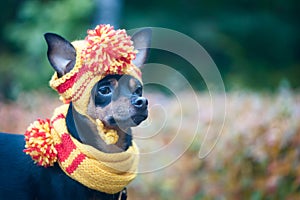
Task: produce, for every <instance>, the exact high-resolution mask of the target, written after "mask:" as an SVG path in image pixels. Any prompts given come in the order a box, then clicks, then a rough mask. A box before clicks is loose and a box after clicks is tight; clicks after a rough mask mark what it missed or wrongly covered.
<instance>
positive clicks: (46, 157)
mask: <svg viewBox="0 0 300 200" xmlns="http://www.w3.org/2000/svg"><path fill="white" fill-rule="evenodd" d="M51 129H52V127H51V125H50V120H49V119H47V120H41V119H38V120H37V121H35V122H33V123H32V124H30V126H29V127H28V128H27V131H26V133H25V134H24V136H25V149H24V152H25V153H26V154H27V155H30V156H31V158H32V159H33V160H34V162H35V163H37V164H38V165H40V166H44V167H48V166H53V164H54V163H55V162H56V161H57V151H56V149H55V147H54V141H53V139H52V135H51Z"/></svg>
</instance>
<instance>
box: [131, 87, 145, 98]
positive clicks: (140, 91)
mask: <svg viewBox="0 0 300 200" xmlns="http://www.w3.org/2000/svg"><path fill="white" fill-rule="evenodd" d="M133 94H135V95H137V96H142V94H143V88H142V87H138V88H137V89H136V90H135V91H134V93H133Z"/></svg>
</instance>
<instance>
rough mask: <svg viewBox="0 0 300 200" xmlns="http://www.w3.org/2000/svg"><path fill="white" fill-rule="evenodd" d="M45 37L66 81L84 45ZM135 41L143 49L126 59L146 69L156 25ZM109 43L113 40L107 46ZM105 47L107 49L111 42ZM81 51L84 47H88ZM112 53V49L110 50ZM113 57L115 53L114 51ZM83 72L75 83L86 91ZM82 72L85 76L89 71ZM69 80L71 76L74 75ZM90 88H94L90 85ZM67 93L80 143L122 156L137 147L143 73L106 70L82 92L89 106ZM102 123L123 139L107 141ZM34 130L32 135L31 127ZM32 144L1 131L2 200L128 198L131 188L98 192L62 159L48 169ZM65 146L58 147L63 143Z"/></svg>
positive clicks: (71, 125)
mask: <svg viewBox="0 0 300 200" xmlns="http://www.w3.org/2000/svg"><path fill="white" fill-rule="evenodd" d="M102 28H103V30H104V31H107V33H108V35H109V34H110V33H111V32H113V30H112V29H111V27H107V26H102ZM99 30H100V29H97V30H96V29H95V31H94V32H93V33H91V34H90V37H91V38H92V39H93V37H95V34H96V33H97V31H99ZM101 31H102V29H101ZM93 34H94V35H93ZM98 34H99V33H98ZM44 37H45V39H46V42H47V45H48V52H47V56H48V60H49V62H50V64H51V66H52V67H53V69H54V70H55V72H56V73H55V76H56V78H57V79H61V78H63V77H67V76H68V75H69V74H71V73H73V71H74V68H76V67H77V65H78V62H79V61H78V59H81V58H80V57H79V56H78V55H77V54H78V52H79V49H78V47H77V48H75V46H74V44H73V43H71V42H69V41H67V40H66V39H64V38H63V37H62V36H59V35H57V34H54V33H46V34H45V35H44ZM116 38H117V37H116ZM92 39H91V40H92ZM131 40H132V42H133V46H134V49H135V50H138V53H137V54H136V56H134V57H131V58H133V59H132V61H131V62H129V61H128V60H126V63H127V64H128V63H129V65H132V64H134V66H136V67H138V68H140V67H142V66H143V64H144V62H145V60H146V58H147V56H148V49H149V46H150V42H151V29H147V28H146V29H142V30H140V31H138V32H136V33H135V34H134V35H133V36H132V37H131ZM108 41H109V39H108ZM80 42H81V41H79V43H80ZM89 42H90V41H89ZM120 42H121V43H120V44H121V46H120V48H122V45H124V44H123V43H122V41H120ZM86 43H87V42H86ZM97 45H98V43H97ZM109 45H110V44H109V43H108V44H107V45H106V46H109ZM129 46H130V45H129ZM147 47H148V48H147ZM94 48H95V46H94ZM101 48H102V47H101ZM103 48H105V45H104V47H103ZM118 48H119V47H118ZM128 48H129V47H128ZM112 49H113V48H112ZM110 50H111V49H110ZM135 50H133V51H132V52H134V51H135ZM80 51H82V49H81V50H80ZM83 51H84V50H83ZM86 52H88V51H86ZM107 52H108V53H110V51H107ZM89 55H90V54H89ZM111 55H112V56H113V54H111ZM124 55H125V54H124ZM128 55H129V54H128ZM100 56H101V55H100ZM126 56H127V54H126ZM101 59H102V58H101ZM100 61H101V60H100ZM80 62H81V61H80ZM118 62H119V60H118ZM120 62H121V61H120ZM103 63H104V61H103ZM115 63H116V62H115ZM126 63H125V64H126ZM121 64H122V63H121ZM123 65H124V63H123ZM129 65H128V66H129ZM120 66H121V65H120ZM79 67H81V66H79ZM118 70H119V68H118ZM83 71H84V70H83ZM78 76H79V75H78V74H77V79H74V80H75V83H74V85H76V84H78V85H79V86H78V88H79V89H78V90H80V89H81V88H82V85H80V84H81V83H77V82H76V81H78V80H80V79H79V78H78ZM82 76H84V74H83V75H82ZM102 76H103V77H102ZM89 77H90V76H87V78H89ZM69 78H70V77H69ZM66 80H67V81H68V80H71V78H70V79H66ZM84 83H86V82H84ZM85 86H86V85H85ZM52 87H55V86H52ZM72 87H75V86H72ZM85 88H89V87H88V86H86V87H85ZM56 89H57V88H56ZM57 91H58V89H57ZM67 91H69V90H67ZM60 92H61V91H60ZM62 93H63V92H61V94H60V95H61V97H62V99H63V100H64V101H65V103H66V105H67V106H68V108H67V111H66V114H65V118H63V122H64V123H65V124H66V128H67V130H68V132H69V133H70V137H72V138H74V139H75V140H77V141H79V143H82V144H84V145H88V146H91V147H93V149H96V150H97V151H100V152H103V153H106V154H111V155H114V154H119V153H122V152H125V151H127V150H128V149H129V148H131V146H132V145H133V139H132V134H131V127H134V126H137V125H139V124H140V123H141V122H142V121H144V120H145V119H146V118H147V116H148V100H147V99H146V98H145V97H143V94H142V93H143V85H142V83H141V79H139V78H138V76H133V75H131V72H130V73H129V72H128V73H127V72H126V73H122V72H121V73H120V71H118V72H109V73H107V74H105V76H104V75H103V74H101V79H100V80H97V82H96V83H94V84H93V86H92V87H91V88H89V91H84V92H83V93H82V98H86V95H85V96H84V94H88V95H90V96H89V97H88V98H86V99H87V100H86V101H87V103H86V105H85V106H84V107H85V108H82V104H80V103H81V102H80V101H75V100H74V99H71V100H70V99H69V100H68V99H67V95H66V94H65V93H66V92H65V93H64V94H62ZM73 95H74V94H73ZM72 98H73V97H72ZM68 101H69V102H68ZM83 110H84V111H83ZM95 119H97V120H95ZM54 121H55V120H54V119H52V121H51V122H53V123H56V122H54ZM99 121H100V122H99ZM98 123H101V124H102V126H103V127H104V129H105V130H109V131H110V132H112V133H116V134H115V135H114V134H112V135H113V136H112V138H115V137H117V141H113V142H110V143H109V142H106V141H105V139H103V137H102V136H101V135H99V130H98V129H99V126H98ZM28 130H29V129H28ZM30 130H31V131H32V130H35V129H30ZM28 132H29V133H32V132H30V131H28ZM58 134H61V133H58ZM28 135H30V134H28ZM104 137H105V135H104ZM27 142H28V143H27ZM29 143H30V142H29V139H28V140H26V137H25V138H24V135H21V134H7V133H1V134H0V159H1V163H0V199H19V200H27V199H28V200H33V199H43V200H47V199H72V200H74V199H81V200H82V199H104V200H105V199H126V198H127V194H126V188H125V187H124V189H121V190H118V192H116V193H112V192H109V193H106V192H103V191H99V190H95V189H93V188H92V187H89V186H86V185H84V184H82V183H81V182H80V181H77V180H75V179H74V178H73V177H70V176H69V175H67V174H66V171H68V168H67V169H64V170H62V165H63V164H61V163H60V164H58V163H57V162H54V163H51V164H53V165H52V166H48V167H45V166H44V167H43V166H38V165H37V164H36V163H34V162H33V160H32V159H33V158H34V156H32V155H31V156H32V157H31V156H29V155H26V154H25V153H24V148H25V147H24V146H26V145H27V146H28V145H29ZM59 145H61V144H59ZM59 145H57V147H58V146H59ZM60 147H61V146H60ZM28 149H29V147H27V150H28ZM27 154H30V152H29V153H28V152H27ZM58 156H59V152H58ZM49 165H50V164H49Z"/></svg>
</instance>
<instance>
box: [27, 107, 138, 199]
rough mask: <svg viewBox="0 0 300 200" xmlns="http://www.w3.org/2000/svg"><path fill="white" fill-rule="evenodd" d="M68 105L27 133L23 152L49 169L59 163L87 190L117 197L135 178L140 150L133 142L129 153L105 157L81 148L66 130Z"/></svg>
mask: <svg viewBox="0 0 300 200" xmlns="http://www.w3.org/2000/svg"><path fill="white" fill-rule="evenodd" d="M68 107H69V105H68V104H67V105H63V106H60V107H58V108H57V109H56V110H55V111H54V115H53V117H52V119H51V122H50V120H46V121H44V120H37V121H35V122H34V123H33V124H31V125H30V126H29V127H28V129H27V131H26V133H25V141H26V145H25V150H24V152H25V153H26V154H28V155H30V156H31V157H32V159H33V160H34V161H35V162H36V163H37V164H39V165H41V166H44V167H48V166H53V164H54V163H55V162H58V164H59V166H60V167H61V169H62V170H63V171H64V172H65V173H66V174H67V175H68V176H69V177H71V178H72V179H74V180H76V181H78V182H80V183H81V184H83V185H85V186H86V187H88V188H91V189H94V190H97V191H101V192H105V193H108V194H114V193H117V192H120V191H121V190H122V189H123V188H124V187H125V186H126V185H128V184H129V183H130V182H131V181H132V180H133V179H134V178H135V177H136V172H137V166H138V160H139V158H138V154H139V151H138V148H137V146H136V144H135V143H134V141H132V146H131V147H129V148H128V150H127V151H125V152H121V153H103V152H101V151H99V150H97V149H95V148H94V147H92V146H89V145H86V144H82V143H80V142H79V141H78V140H76V139H75V138H73V137H72V136H71V135H70V134H69V133H68V130H67V126H66V120H65V118H66V114H67V111H68Z"/></svg>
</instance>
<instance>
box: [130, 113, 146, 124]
mask: <svg viewBox="0 0 300 200" xmlns="http://www.w3.org/2000/svg"><path fill="white" fill-rule="evenodd" d="M147 117H148V114H143V115H134V116H132V117H131V119H132V121H133V123H134V124H135V125H136V126H138V125H140V123H142V122H143V121H144V120H146V119H147Z"/></svg>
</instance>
